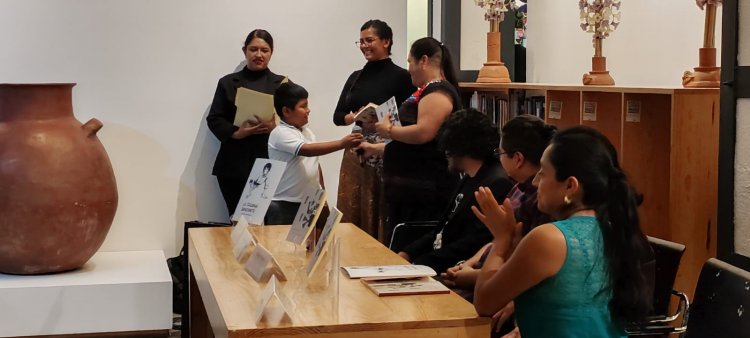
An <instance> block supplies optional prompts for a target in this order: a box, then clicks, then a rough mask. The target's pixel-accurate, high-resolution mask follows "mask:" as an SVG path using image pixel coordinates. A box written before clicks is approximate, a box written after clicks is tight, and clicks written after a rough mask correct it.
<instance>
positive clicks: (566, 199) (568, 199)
mask: <svg viewBox="0 0 750 338" xmlns="http://www.w3.org/2000/svg"><path fill="white" fill-rule="evenodd" d="M563 203H565V205H570V203H571V202H570V198H568V195H565V198H563Z"/></svg>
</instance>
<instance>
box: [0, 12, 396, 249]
mask: <svg viewBox="0 0 750 338" xmlns="http://www.w3.org/2000/svg"><path fill="white" fill-rule="evenodd" d="M372 18H378V19H382V20H385V21H386V22H388V23H389V24H390V25H391V27H392V28H393V30H394V32H395V47H394V50H393V55H394V61H395V62H396V63H397V64H399V65H401V66H404V67H405V66H406V61H405V59H406V58H405V57H403V56H404V55H406V1H405V0H389V1H388V5H387V6H384V5H383V2H382V1H371V0H368V1H364V0H358V1H356V2H353V1H350V0H316V1H294V0H273V1H252V0H194V1H178V0H160V1H149V0H128V1H124V0H57V1H44V0H0V44H2V46H3V47H2V49H0V83H48V82H76V83H78V85H77V86H76V87H75V88H74V93H73V107H74V111H75V113H76V117H77V118H78V119H79V120H80V121H82V122H84V121H86V120H88V119H89V118H92V117H96V118H98V119H100V120H101V121H102V122H104V128H103V129H102V130H101V131H100V132H99V134H98V135H99V138H100V139H101V141H102V143H103V144H104V146H105V148H106V149H107V151H108V153H109V156H110V159H111V161H112V165H113V167H114V171H115V175H116V177H117V183H118V190H119V195H120V203H119V208H118V211H117V214H116V216H115V220H114V224H113V226H112V229H111V230H110V232H109V235H108V236H107V240H106V241H105V243H104V245H103V247H102V250H104V251H121V250H145V249H162V250H164V251H165V253H166V254H167V255H168V256H169V255H172V254H174V253H176V250H178V249H179V247H178V245H181V243H182V237H181V236H182V223H183V222H184V221H187V220H193V219H200V220H204V221H223V220H226V219H227V218H228V217H227V211H226V207H225V206H224V203H223V201H222V199H221V196H220V194H219V190H218V186H217V184H216V181H215V178H214V177H213V176H211V175H210V172H211V167H212V165H213V160H214V157H215V154H216V151H217V150H218V142H217V141H216V139H215V138H214V137H213V135H212V134H210V132H209V131H208V129H207V127H206V125H205V120H204V119H205V116H206V113H207V109H208V107H209V105H210V104H211V100H212V98H213V94H214V90H215V89H216V83H217V81H218V79H219V78H220V77H222V76H223V75H225V74H227V73H231V72H234V71H235V69H238V68H239V67H240V66H241V65H240V63H241V62H242V61H243V60H244V57H243V54H242V52H241V50H240V48H241V46H242V43H243V42H244V39H245V36H246V35H247V33H249V32H250V31H251V30H253V29H255V28H264V29H267V30H268V31H270V32H271V34H272V35H273V37H274V42H275V52H274V55H273V59H272V60H271V64H270V68H271V70H272V71H274V72H276V73H278V74H284V75H288V76H289V77H290V78H291V79H292V80H293V81H294V82H296V83H298V84H301V85H303V86H305V87H306V88H307V89H308V91H309V92H310V104H311V109H312V113H311V122H310V125H311V128H312V129H313V130H314V131H315V133H316V134H317V136H318V138H319V139H320V140H331V139H337V138H340V137H342V136H343V135H345V134H346V133H347V132H348V131H349V128H345V127H335V126H334V125H333V122H332V113H333V109H334V107H335V104H336V101H337V99H338V97H339V94H340V92H341V88H342V86H343V84H344V81H345V80H346V78H347V77H348V76H349V74H350V73H351V72H352V71H354V70H356V69H359V68H361V67H362V65H364V63H365V60H364V58H363V57H362V55H361V53H360V52H359V50H358V49H357V48H356V47H355V45H354V42H355V41H356V40H358V39H359V28H360V26H361V25H362V23H363V22H365V21H366V20H368V19H372ZM341 156H342V153H341V152H338V153H335V154H332V155H328V156H324V157H322V161H321V163H322V166H323V169H324V172H325V174H324V176H325V181H326V186H327V187H328V188H329V190H332V191H335V189H336V187H337V186H338V173H339V164H340V159H341ZM329 196H330V198H331V202H332V203H333V204H335V197H336V194H335V193H330V194H329Z"/></svg>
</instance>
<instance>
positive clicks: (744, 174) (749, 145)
mask: <svg viewBox="0 0 750 338" xmlns="http://www.w3.org/2000/svg"><path fill="white" fill-rule="evenodd" d="M739 6H740V9H739V34H738V40H739V45H738V46H737V47H738V48H737V50H738V54H739V55H738V59H737V61H738V64H739V65H740V66H750V3H748V2H747V1H739ZM734 196H735V202H734V215H735V235H734V246H735V251H737V252H738V253H740V254H742V255H745V256H749V257H750V99H739V100H737V146H736V148H735V188H734Z"/></svg>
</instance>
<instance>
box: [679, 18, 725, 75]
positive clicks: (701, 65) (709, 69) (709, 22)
mask: <svg viewBox="0 0 750 338" xmlns="http://www.w3.org/2000/svg"><path fill="white" fill-rule="evenodd" d="M716 7H717V6H716V4H706V20H705V27H704V28H703V48H700V49H699V50H698V67H695V68H693V71H692V72H691V71H685V73H684V74H683V75H682V86H683V87H685V88H719V84H720V80H721V68H720V67H717V66H716V46H715V41H716Z"/></svg>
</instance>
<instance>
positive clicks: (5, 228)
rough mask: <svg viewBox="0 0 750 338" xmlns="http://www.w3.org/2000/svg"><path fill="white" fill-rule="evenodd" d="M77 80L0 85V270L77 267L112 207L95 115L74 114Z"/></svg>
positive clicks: (110, 176) (113, 194)
mask: <svg viewBox="0 0 750 338" xmlns="http://www.w3.org/2000/svg"><path fill="white" fill-rule="evenodd" d="M74 85H75V84H39V85H36V84H35V85H14V84H0V272H2V273H10V274H41V273H51V272H60V271H66V270H71V269H75V268H78V267H80V266H82V265H83V264H84V263H86V261H88V260H89V258H91V256H92V255H93V254H94V253H95V252H96V251H97V250H98V249H99V247H100V246H101V245H102V242H104V238H105V237H106V236H107V232H108V231H109V227H110V226H111V225H112V219H113V218H114V216H115V210H116V209H117V186H116V184H115V176H114V173H113V172H112V165H111V164H110V162H109V157H107V153H106V151H105V150H104V147H103V146H102V144H101V143H100V142H99V139H98V138H97V137H96V132H97V131H99V129H101V127H102V123H101V122H99V120H97V119H91V120H89V121H88V122H86V123H85V124H83V125H81V123H80V122H78V120H76V119H75V117H73V104H72V92H73V86H74Z"/></svg>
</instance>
